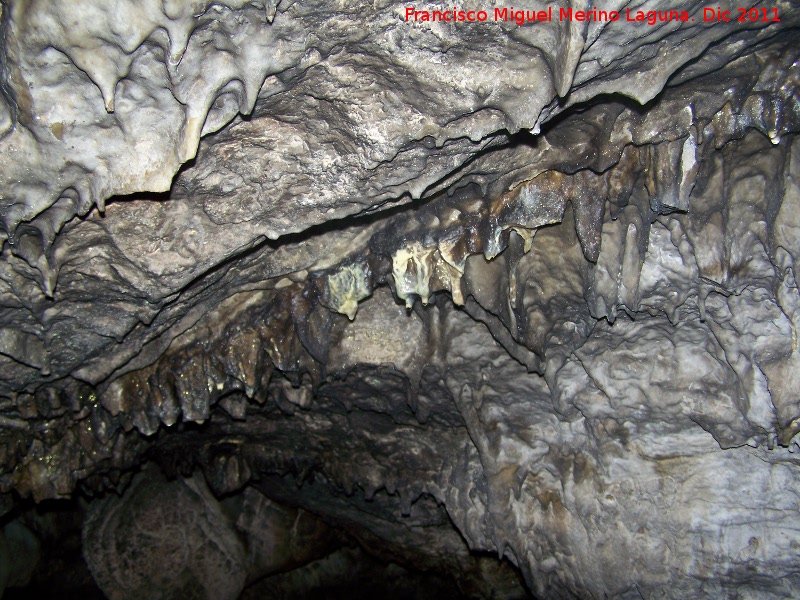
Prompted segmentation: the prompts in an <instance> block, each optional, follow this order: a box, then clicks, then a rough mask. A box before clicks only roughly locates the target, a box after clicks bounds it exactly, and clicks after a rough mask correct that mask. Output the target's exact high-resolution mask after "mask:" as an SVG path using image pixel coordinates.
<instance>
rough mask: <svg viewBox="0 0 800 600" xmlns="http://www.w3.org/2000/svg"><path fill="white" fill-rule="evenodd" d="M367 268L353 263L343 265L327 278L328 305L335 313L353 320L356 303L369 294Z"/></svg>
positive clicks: (356, 309)
mask: <svg viewBox="0 0 800 600" xmlns="http://www.w3.org/2000/svg"><path fill="white" fill-rule="evenodd" d="M367 273H368V267H367V266H366V265H365V264H361V263H355V264H350V265H345V266H343V267H342V268H341V269H339V270H338V271H336V272H335V273H333V274H332V275H329V276H328V294H329V296H330V305H331V308H333V309H334V310H335V311H336V312H338V313H341V314H343V315H347V318H348V319H350V320H351V321H352V320H353V319H355V317H356V312H357V311H358V303H359V301H361V300H363V299H364V298H367V297H369V295H370V294H371V291H370V286H369V281H368V280H367Z"/></svg>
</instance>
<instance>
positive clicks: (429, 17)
mask: <svg viewBox="0 0 800 600" xmlns="http://www.w3.org/2000/svg"><path fill="white" fill-rule="evenodd" d="M735 10H736V11H738V15H737V14H736V13H735V12H734V11H732V10H722V9H721V8H720V7H718V6H716V7H706V8H704V9H703V12H702V15H703V22H706V23H708V22H722V23H729V22H731V21H734V20H736V21H739V22H748V21H749V22H762V23H778V22H779V21H780V17H779V13H778V9H777V8H771V9H770V8H739V9H735ZM489 15H490V13H489V11H486V10H461V9H459V8H458V7H457V6H454V7H453V8H452V10H451V9H447V10H417V9H416V8H414V7H411V6H407V7H406V22H409V21H414V22H419V23H424V22H442V23H484V22H486V21H489V20H490V19H489ZM491 16H492V19H491V21H494V22H500V21H506V22H513V23H516V24H517V25H519V26H522V25H524V24H525V23H535V22H539V21H552V20H553V17H554V16H557V17H558V20H559V21H580V22H584V21H597V22H612V21H620V20H624V21H628V22H631V23H647V24H648V25H655V24H656V23H662V22H668V21H683V22H686V21H694V20H695V19H694V17H692V16H690V15H689V12H688V11H685V10H648V11H644V10H631V9H630V8H626V9H625V12H624V13H620V12H619V11H616V10H600V9H598V8H592V9H591V10H574V9H572V8H559V9H558V14H557V15H556V13H555V12H554V10H553V7H552V6H549V7H547V8H546V9H544V10H518V9H515V8H514V7H513V6H511V7H504V8H494V9H492V13H491ZM623 16H624V19H623V18H622V17H623Z"/></svg>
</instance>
